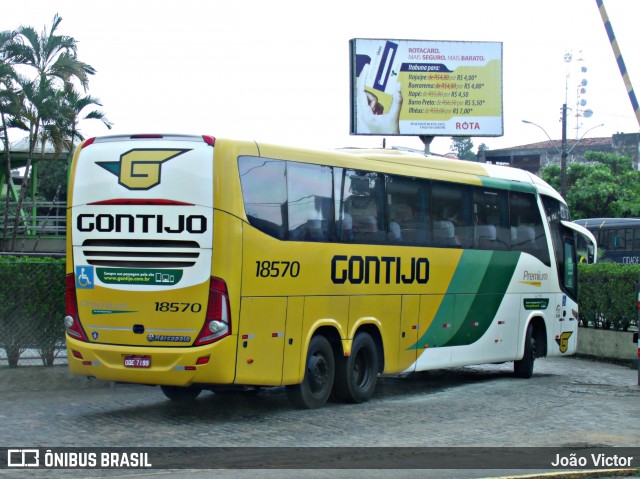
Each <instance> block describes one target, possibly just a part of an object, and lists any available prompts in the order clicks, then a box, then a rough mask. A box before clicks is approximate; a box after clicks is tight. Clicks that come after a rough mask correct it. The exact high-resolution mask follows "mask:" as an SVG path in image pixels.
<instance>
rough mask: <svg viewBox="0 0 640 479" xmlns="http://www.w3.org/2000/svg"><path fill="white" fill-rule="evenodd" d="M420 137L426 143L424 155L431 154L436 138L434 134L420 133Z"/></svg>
mask: <svg viewBox="0 0 640 479" xmlns="http://www.w3.org/2000/svg"><path fill="white" fill-rule="evenodd" d="M418 138H420V140H421V141H422V143H424V156H428V155H430V154H431V142H432V141H433V139H434V138H435V136H433V135H420V136H419V137H418Z"/></svg>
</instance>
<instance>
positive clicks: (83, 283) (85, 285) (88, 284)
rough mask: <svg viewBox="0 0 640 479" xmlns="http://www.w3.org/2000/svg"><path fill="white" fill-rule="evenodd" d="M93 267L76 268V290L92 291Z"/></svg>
mask: <svg viewBox="0 0 640 479" xmlns="http://www.w3.org/2000/svg"><path fill="white" fill-rule="evenodd" d="M93 278H94V276H93V266H88V265H87V266H76V288H78V289H93Z"/></svg>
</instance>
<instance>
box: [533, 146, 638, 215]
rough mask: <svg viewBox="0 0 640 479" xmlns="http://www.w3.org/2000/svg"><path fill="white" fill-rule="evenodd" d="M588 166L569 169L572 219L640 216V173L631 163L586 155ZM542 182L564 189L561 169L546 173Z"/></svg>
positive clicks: (608, 156)
mask: <svg viewBox="0 0 640 479" xmlns="http://www.w3.org/2000/svg"><path fill="white" fill-rule="evenodd" d="M585 160H587V163H578V162H576V163H571V164H569V165H568V166H567V198H566V200H567V204H568V205H569V208H570V210H571V212H572V213H571V214H572V217H573V218H575V219H578V218H599V217H613V218H627V217H637V216H640V171H637V170H634V169H633V164H632V162H631V159H630V158H629V157H626V156H621V155H615V154H612V153H604V152H595V151H590V152H587V153H585ZM541 176H542V179H544V180H545V181H547V182H548V183H549V184H551V186H553V187H554V188H556V189H559V187H560V166H558V165H550V166H548V167H546V168H544V169H543V170H542V175H541Z"/></svg>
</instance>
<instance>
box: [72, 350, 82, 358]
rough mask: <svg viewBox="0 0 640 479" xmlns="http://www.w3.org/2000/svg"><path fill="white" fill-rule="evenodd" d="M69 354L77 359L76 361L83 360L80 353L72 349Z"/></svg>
mask: <svg viewBox="0 0 640 479" xmlns="http://www.w3.org/2000/svg"><path fill="white" fill-rule="evenodd" d="M71 354H73V357H74V358H77V359H84V358H83V357H82V353H80V351H76V350H75V349H72V350H71Z"/></svg>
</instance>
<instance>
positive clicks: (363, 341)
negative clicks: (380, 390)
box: [334, 333, 378, 403]
mask: <svg viewBox="0 0 640 479" xmlns="http://www.w3.org/2000/svg"><path fill="white" fill-rule="evenodd" d="M377 381H378V349H377V348H376V343H375V341H374V340H373V338H372V337H371V335H369V334H368V333H358V334H356V337H355V338H354V340H353V345H352V347H351V354H350V355H349V356H342V357H341V358H340V359H339V360H338V361H337V366H336V381H335V385H334V396H335V398H336V399H338V400H341V401H344V402H350V403H363V402H366V401H368V400H369V399H371V397H372V396H373V392H374V390H375V388H376V383H377Z"/></svg>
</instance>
